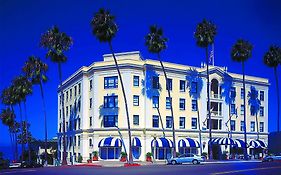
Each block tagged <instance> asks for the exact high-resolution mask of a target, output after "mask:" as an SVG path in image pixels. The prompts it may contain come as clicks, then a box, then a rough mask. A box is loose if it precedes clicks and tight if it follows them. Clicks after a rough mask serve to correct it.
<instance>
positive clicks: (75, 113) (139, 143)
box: [58, 52, 269, 161]
mask: <svg viewBox="0 0 281 175" xmlns="http://www.w3.org/2000/svg"><path fill="white" fill-rule="evenodd" d="M116 56H117V60H118V64H119V66H120V70H121V74H122V78H123V82H124V87H125V92H126V96H127V100H128V108H129V115H130V122H131V131H132V138H133V156H134V159H135V160H145V156H146V153H147V152H152V153H153V154H154V153H156V159H165V158H166V157H169V156H170V155H171V147H172V144H176V150H177V152H181V153H183V152H195V153H199V150H200V149H199V148H198V147H199V146H200V145H199V134H198V133H199V127H198V126H199V123H198V117H197V109H199V112H200V118H199V119H200V120H199V121H200V126H201V130H202V142H201V143H202V144H201V147H202V149H203V152H206V153H208V140H209V138H208V136H209V133H208V127H207V126H208V124H207V123H208V122H206V116H207V89H206V88H207V86H206V76H203V77H202V79H203V86H202V92H201V95H200V98H199V99H198V105H196V100H195V99H193V98H192V97H191V96H190V94H189V87H187V86H186V81H187V80H186V77H187V76H188V75H187V73H188V70H189V69H190V68H191V67H190V66H187V65H181V64H174V63H168V62H164V66H165V69H166V71H167V75H168V78H169V84H170V89H171V96H172V104H173V109H174V122H175V133H176V143H173V142H172V140H173V139H172V129H171V126H172V120H171V114H170V109H169V108H170V103H169V100H167V99H166V98H167V97H168V93H167V90H166V88H165V79H164V75H163V72H162V69H161V67H160V63H159V62H158V61H156V60H150V59H143V58H142V57H141V55H140V53H139V52H126V53H117V54H116ZM103 58H104V60H103V61H99V62H94V63H93V64H91V65H90V66H88V67H82V68H80V69H79V70H78V71H76V72H75V73H74V74H72V75H71V76H70V77H69V78H67V79H66V80H65V81H64V82H63V85H62V88H63V92H64V98H65V99H64V103H65V104H64V106H65V116H66V120H65V121H66V128H67V129H66V136H67V142H66V143H67V155H68V157H67V158H68V160H69V158H70V157H71V156H72V155H74V156H75V157H76V158H77V156H78V155H81V156H82V157H83V161H86V160H87V159H89V158H90V157H92V152H93V151H98V152H99V157H100V159H104V160H106V159H118V158H119V156H120V152H121V151H124V146H123V144H122V142H121V140H120V136H119V134H118V130H117V128H116V127H115V126H118V127H119V129H120V131H121V134H122V136H123V140H124V144H125V147H126V148H127V150H128V148H129V140H128V131H127V120H126V114H125V106H124V100H123V96H122V91H121V86H120V83H119V80H118V74H117V71H116V68H115V64H114V61H113V58H112V56H111V54H107V55H103ZM192 68H194V69H196V70H197V71H198V72H201V73H202V74H203V75H205V74H204V72H205V71H206V67H204V66H201V67H192ZM225 74H227V75H229V76H230V77H232V78H233V88H231V89H232V91H234V92H235V94H236V96H235V100H234V102H233V104H231V105H228V104H227V103H226V102H225V99H224V97H222V96H221V92H222V88H221V84H222V79H223V75H225ZM144 82H146V83H144ZM210 82H211V83H210V93H211V108H212V112H211V113H212V116H211V118H212V137H213V138H217V139H216V142H214V144H213V145H215V146H213V147H214V151H213V152H214V157H215V158H216V157H217V158H219V155H221V153H222V151H223V150H225V149H226V148H227V147H228V148H230V146H229V144H232V146H234V145H235V146H234V147H235V148H233V149H231V150H232V151H233V150H234V151H235V149H237V150H238V151H237V150H236V152H235V153H239V152H241V150H240V151H239V149H240V148H239V147H241V145H243V141H241V140H244V135H243V125H244V121H243V113H244V110H243V98H242V97H243V95H244V93H243V88H242V87H243V85H242V75H240V74H235V73H230V72H227V70H226V68H225V67H224V68H222V67H217V66H210ZM149 86H150V87H149ZM251 86H254V87H255V88H256V89H257V90H258V92H259V99H260V101H261V108H260V110H259V113H258V124H259V140H258V141H257V128H256V118H255V116H254V115H252V114H251V112H250V106H249V105H248V103H247V104H246V112H247V124H246V126H247V139H248V141H247V143H248V144H249V148H248V149H249V151H250V149H253V150H255V152H252V151H251V153H256V152H261V151H262V150H263V149H265V147H266V145H267V140H268V87H269V82H268V80H267V79H264V78H260V77H253V76H246V95H247V94H248V91H249V90H250V87H251ZM159 89H160V90H159ZM59 97H60V93H59V91H58V136H59V138H61V136H62V106H61V102H60V98H59ZM156 107H159V111H160V114H161V117H159V114H158V111H157V108H156ZM230 115H231V116H232V118H231V120H230V121H229V122H228V120H229V117H230ZM161 119H162V121H163V122H162V123H163V126H164V131H165V135H166V136H165V138H163V130H162V125H161ZM229 130H230V131H231V134H229V133H230V132H229ZM224 138H227V139H224ZM239 139H241V140H239ZM227 145H228V146H227ZM58 148H59V153H61V154H62V150H63V148H62V139H59V147H58ZM154 148H156V151H154V150H153V149H154ZM228 150H229V149H228Z"/></svg>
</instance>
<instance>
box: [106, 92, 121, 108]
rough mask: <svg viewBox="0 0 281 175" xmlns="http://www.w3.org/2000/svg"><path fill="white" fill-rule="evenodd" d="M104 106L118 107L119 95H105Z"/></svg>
mask: <svg viewBox="0 0 281 175" xmlns="http://www.w3.org/2000/svg"><path fill="white" fill-rule="evenodd" d="M103 106H104V108H117V107H118V96H117V95H112V96H104V97H103Z"/></svg>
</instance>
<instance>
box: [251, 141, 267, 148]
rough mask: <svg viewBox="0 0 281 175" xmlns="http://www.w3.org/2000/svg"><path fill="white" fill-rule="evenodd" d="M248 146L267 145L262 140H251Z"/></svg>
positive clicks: (264, 146)
mask: <svg viewBox="0 0 281 175" xmlns="http://www.w3.org/2000/svg"><path fill="white" fill-rule="evenodd" d="M249 147H250V148H266V147H267V145H266V144H265V143H264V142H263V141H262V140H251V141H250V143H249Z"/></svg>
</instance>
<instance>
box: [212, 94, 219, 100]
mask: <svg viewBox="0 0 281 175" xmlns="http://www.w3.org/2000/svg"><path fill="white" fill-rule="evenodd" d="M210 97H211V98H212V99H219V100H220V99H222V98H221V95H220V94H213V93H211V95H210Z"/></svg>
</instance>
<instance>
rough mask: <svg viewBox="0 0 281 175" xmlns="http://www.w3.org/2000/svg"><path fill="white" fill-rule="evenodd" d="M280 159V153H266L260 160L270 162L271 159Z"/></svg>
mask: <svg viewBox="0 0 281 175" xmlns="http://www.w3.org/2000/svg"><path fill="white" fill-rule="evenodd" d="M276 160H277V161H281V155H280V154H278V155H267V156H265V157H264V158H263V159H262V161H263V162H272V161H276Z"/></svg>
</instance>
